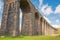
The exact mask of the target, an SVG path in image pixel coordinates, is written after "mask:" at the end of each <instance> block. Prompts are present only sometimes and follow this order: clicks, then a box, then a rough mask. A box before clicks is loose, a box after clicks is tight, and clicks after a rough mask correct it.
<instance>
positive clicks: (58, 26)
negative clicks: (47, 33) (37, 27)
mask: <svg viewBox="0 0 60 40" xmlns="http://www.w3.org/2000/svg"><path fill="white" fill-rule="evenodd" d="M52 26H53V27H55V28H60V25H56V24H55V25H52Z"/></svg>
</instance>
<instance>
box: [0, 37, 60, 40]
mask: <svg viewBox="0 0 60 40" xmlns="http://www.w3.org/2000/svg"><path fill="white" fill-rule="evenodd" d="M0 40H60V37H59V36H20V37H7V36H6V37H0Z"/></svg>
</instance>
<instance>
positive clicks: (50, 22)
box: [44, 16, 51, 24]
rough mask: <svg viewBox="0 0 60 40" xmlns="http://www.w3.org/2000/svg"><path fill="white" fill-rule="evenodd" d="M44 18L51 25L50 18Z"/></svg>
mask: <svg viewBox="0 0 60 40" xmlns="http://www.w3.org/2000/svg"><path fill="white" fill-rule="evenodd" d="M44 18H45V19H46V20H47V22H48V23H50V24H51V21H50V20H49V19H48V18H46V17H45V16H44Z"/></svg>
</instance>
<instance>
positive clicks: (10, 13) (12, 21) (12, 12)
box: [1, 0, 20, 36]
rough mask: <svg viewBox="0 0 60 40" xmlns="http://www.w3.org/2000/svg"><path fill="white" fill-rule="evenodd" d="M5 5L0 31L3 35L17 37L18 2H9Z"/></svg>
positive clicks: (13, 0) (14, 0) (12, 0)
mask: <svg viewBox="0 0 60 40" xmlns="http://www.w3.org/2000/svg"><path fill="white" fill-rule="evenodd" d="M7 2H8V3H7V4H5V6H6V8H4V13H3V18H2V25H1V29H2V30H3V31H4V32H5V33H4V34H5V35H9V36H18V35H19V7H20V6H19V5H20V4H19V2H18V1H17V0H11V1H10V0H9V1H7Z"/></svg>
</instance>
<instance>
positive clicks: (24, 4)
mask: <svg viewBox="0 0 60 40" xmlns="http://www.w3.org/2000/svg"><path fill="white" fill-rule="evenodd" d="M20 8H21V10H22V11H23V12H29V11H30V5H29V3H28V2H27V1H20Z"/></svg>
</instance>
